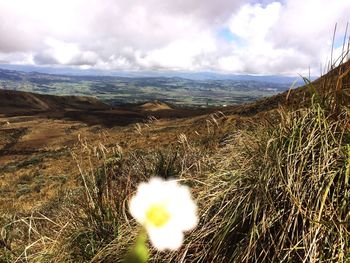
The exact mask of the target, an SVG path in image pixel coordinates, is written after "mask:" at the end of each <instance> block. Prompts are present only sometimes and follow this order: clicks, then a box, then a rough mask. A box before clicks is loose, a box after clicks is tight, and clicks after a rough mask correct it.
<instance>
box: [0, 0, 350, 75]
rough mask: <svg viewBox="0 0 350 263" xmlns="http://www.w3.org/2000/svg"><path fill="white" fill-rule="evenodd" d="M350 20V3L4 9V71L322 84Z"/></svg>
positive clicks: (69, 1) (26, 2)
mask: <svg viewBox="0 0 350 263" xmlns="http://www.w3.org/2000/svg"><path fill="white" fill-rule="evenodd" d="M349 20H350V1H349V0H332V1H330V0H282V1H268V0H251V1H248V0H0V63H11V64H32V65H45V66H72V67H79V68H83V69H85V68H96V69H108V70H157V71H171V70H181V71H218V72H225V73H249V74H288V75H295V74H305V72H307V71H308V68H309V67H311V70H312V73H313V74H314V75H319V73H320V65H321V63H322V64H325V63H326V61H327V60H329V58H330V50H331V44H332V35H333V30H334V26H335V24H336V23H338V27H337V32H338V33H337V38H336V41H335V43H336V49H337V50H336V52H339V51H340V50H341V49H342V43H343V38H344V33H345V27H346V23H347V21H349ZM349 31H350V30H349Z"/></svg>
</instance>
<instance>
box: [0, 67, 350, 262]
mask: <svg viewBox="0 0 350 263" xmlns="http://www.w3.org/2000/svg"><path fill="white" fill-rule="evenodd" d="M349 72H350V61H348V62H346V63H344V64H342V65H340V66H339V67H337V68H335V69H333V70H331V71H330V72H329V73H328V74H326V75H324V76H322V77H321V78H320V79H318V80H316V81H314V82H313V83H311V84H308V85H305V86H302V87H299V88H297V89H292V90H289V91H286V92H283V93H281V94H278V95H275V96H271V97H268V98H263V99H260V100H257V101H255V102H252V103H246V104H243V105H234V106H227V107H216V108H198V107H195V108H191V107H180V106H177V105H173V104H170V103H165V102H161V101H149V102H146V103H136V104H123V105H119V106H110V105H107V104H104V103H102V102H100V101H98V100H96V99H94V98H90V97H72V96H52V95H39V94H35V93H27V92H18V91H6V90H0V213H1V215H2V216H1V217H0V227H2V232H1V233H2V234H1V238H0V258H1V260H2V259H3V258H4V259H5V262H6V261H7V262H14V261H16V260H27V261H32V262H52V261H54V262H121V261H122V260H123V258H124V256H125V254H126V253H127V251H128V249H129V248H130V246H132V244H133V241H134V240H135V237H136V235H137V231H136V229H137V226H136V224H135V221H134V220H133V219H132V218H131V216H130V214H129V213H128V205H127V204H128V200H129V199H130V197H131V196H132V195H133V194H134V192H135V189H136V188H137V185H138V184H139V183H140V182H144V181H147V180H148V179H149V178H151V177H152V176H158V177H162V178H164V179H169V178H176V179H177V180H179V181H181V182H182V183H184V184H186V185H187V186H189V187H191V191H192V194H193V196H194V198H195V200H196V202H197V204H198V211H199V212H198V213H199V217H200V221H199V224H198V226H197V228H196V229H195V230H193V231H192V232H189V233H188V234H186V238H185V240H184V243H185V245H184V246H183V247H182V248H181V249H180V250H179V251H177V252H174V253H171V252H169V253H168V252H167V253H162V252H157V251H155V250H151V251H150V254H151V259H152V262H181V261H186V262H198V263H199V262H300V261H304V262H317V261H319V262H322V261H323V262H327V261H337V262H346V260H348V259H350V250H349V247H350V245H349V240H350V234H349V224H348V221H349V216H350V215H349V211H350V210H349V209H350V187H349V180H348V178H349V160H350V159H349V158H350V155H349V142H350V141H349V138H350V124H349V123H350V121H349V120H350V118H349V103H350V100H349V83H350V77H349V76H350V73H349ZM43 240H44V241H45V242H43ZM24 251H25V253H24Z"/></svg>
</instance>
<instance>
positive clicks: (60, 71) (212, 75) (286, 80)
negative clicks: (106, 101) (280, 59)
mask: <svg viewBox="0 0 350 263" xmlns="http://www.w3.org/2000/svg"><path fill="white" fill-rule="evenodd" d="M0 68H2V69H8V70H16V71H23V72H38V73H46V74H56V75H73V76H113V77H126V78H143V77H146V78H152V77H154V78H160V77H165V78H174V77H178V78H184V79H190V80H237V81H260V82H270V83H281V84H292V83H294V82H295V83H296V85H302V84H303V81H302V78H301V77H300V76H295V77H292V76H283V75H248V74H244V75H242V74H223V73H218V72H210V71H205V72H185V71H173V72H172V71H112V70H97V69H78V68H70V67H44V66H32V65H12V64H0ZM311 79H312V80H314V79H316V77H311Z"/></svg>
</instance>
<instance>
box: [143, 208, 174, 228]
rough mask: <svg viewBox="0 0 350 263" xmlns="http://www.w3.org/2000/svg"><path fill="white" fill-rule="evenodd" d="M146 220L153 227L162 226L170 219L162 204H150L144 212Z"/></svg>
mask: <svg viewBox="0 0 350 263" xmlns="http://www.w3.org/2000/svg"><path fill="white" fill-rule="evenodd" d="M146 218H147V222H148V223H149V224H151V225H153V226H155V227H162V226H164V225H165V224H166V223H167V222H168V221H169V219H170V214H169V212H168V210H167V209H166V207H165V205H163V204H154V205H151V206H150V207H149V208H148V210H147V212H146Z"/></svg>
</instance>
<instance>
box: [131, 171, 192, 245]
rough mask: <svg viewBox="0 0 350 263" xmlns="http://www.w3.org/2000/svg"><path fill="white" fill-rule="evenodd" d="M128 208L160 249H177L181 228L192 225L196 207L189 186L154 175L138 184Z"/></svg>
mask: <svg viewBox="0 0 350 263" xmlns="http://www.w3.org/2000/svg"><path fill="white" fill-rule="evenodd" d="M129 208H130V213H131V215H132V216H133V217H134V218H135V219H136V221H137V222H138V223H140V224H142V225H143V226H144V227H145V229H146V230H147V233H148V235H149V238H150V241H151V243H152V245H153V246H155V247H156V248H157V249H159V250H165V249H170V250H176V249H178V248H179V247H180V246H181V245H182V242H183V237H184V234H183V232H184V231H188V230H191V229H193V228H194V227H195V226H196V225H197V221H198V218H197V213H196V212H197V207H196V204H195V203H194V202H193V200H192V198H191V194H190V191H189V189H188V187H187V186H183V185H180V184H178V183H177V182H176V181H165V180H163V179H161V178H157V177H155V178H152V179H151V180H150V181H149V182H148V183H141V184H140V185H139V187H138V189H137V192H136V195H135V196H133V197H132V198H131V200H130V204H129Z"/></svg>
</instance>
